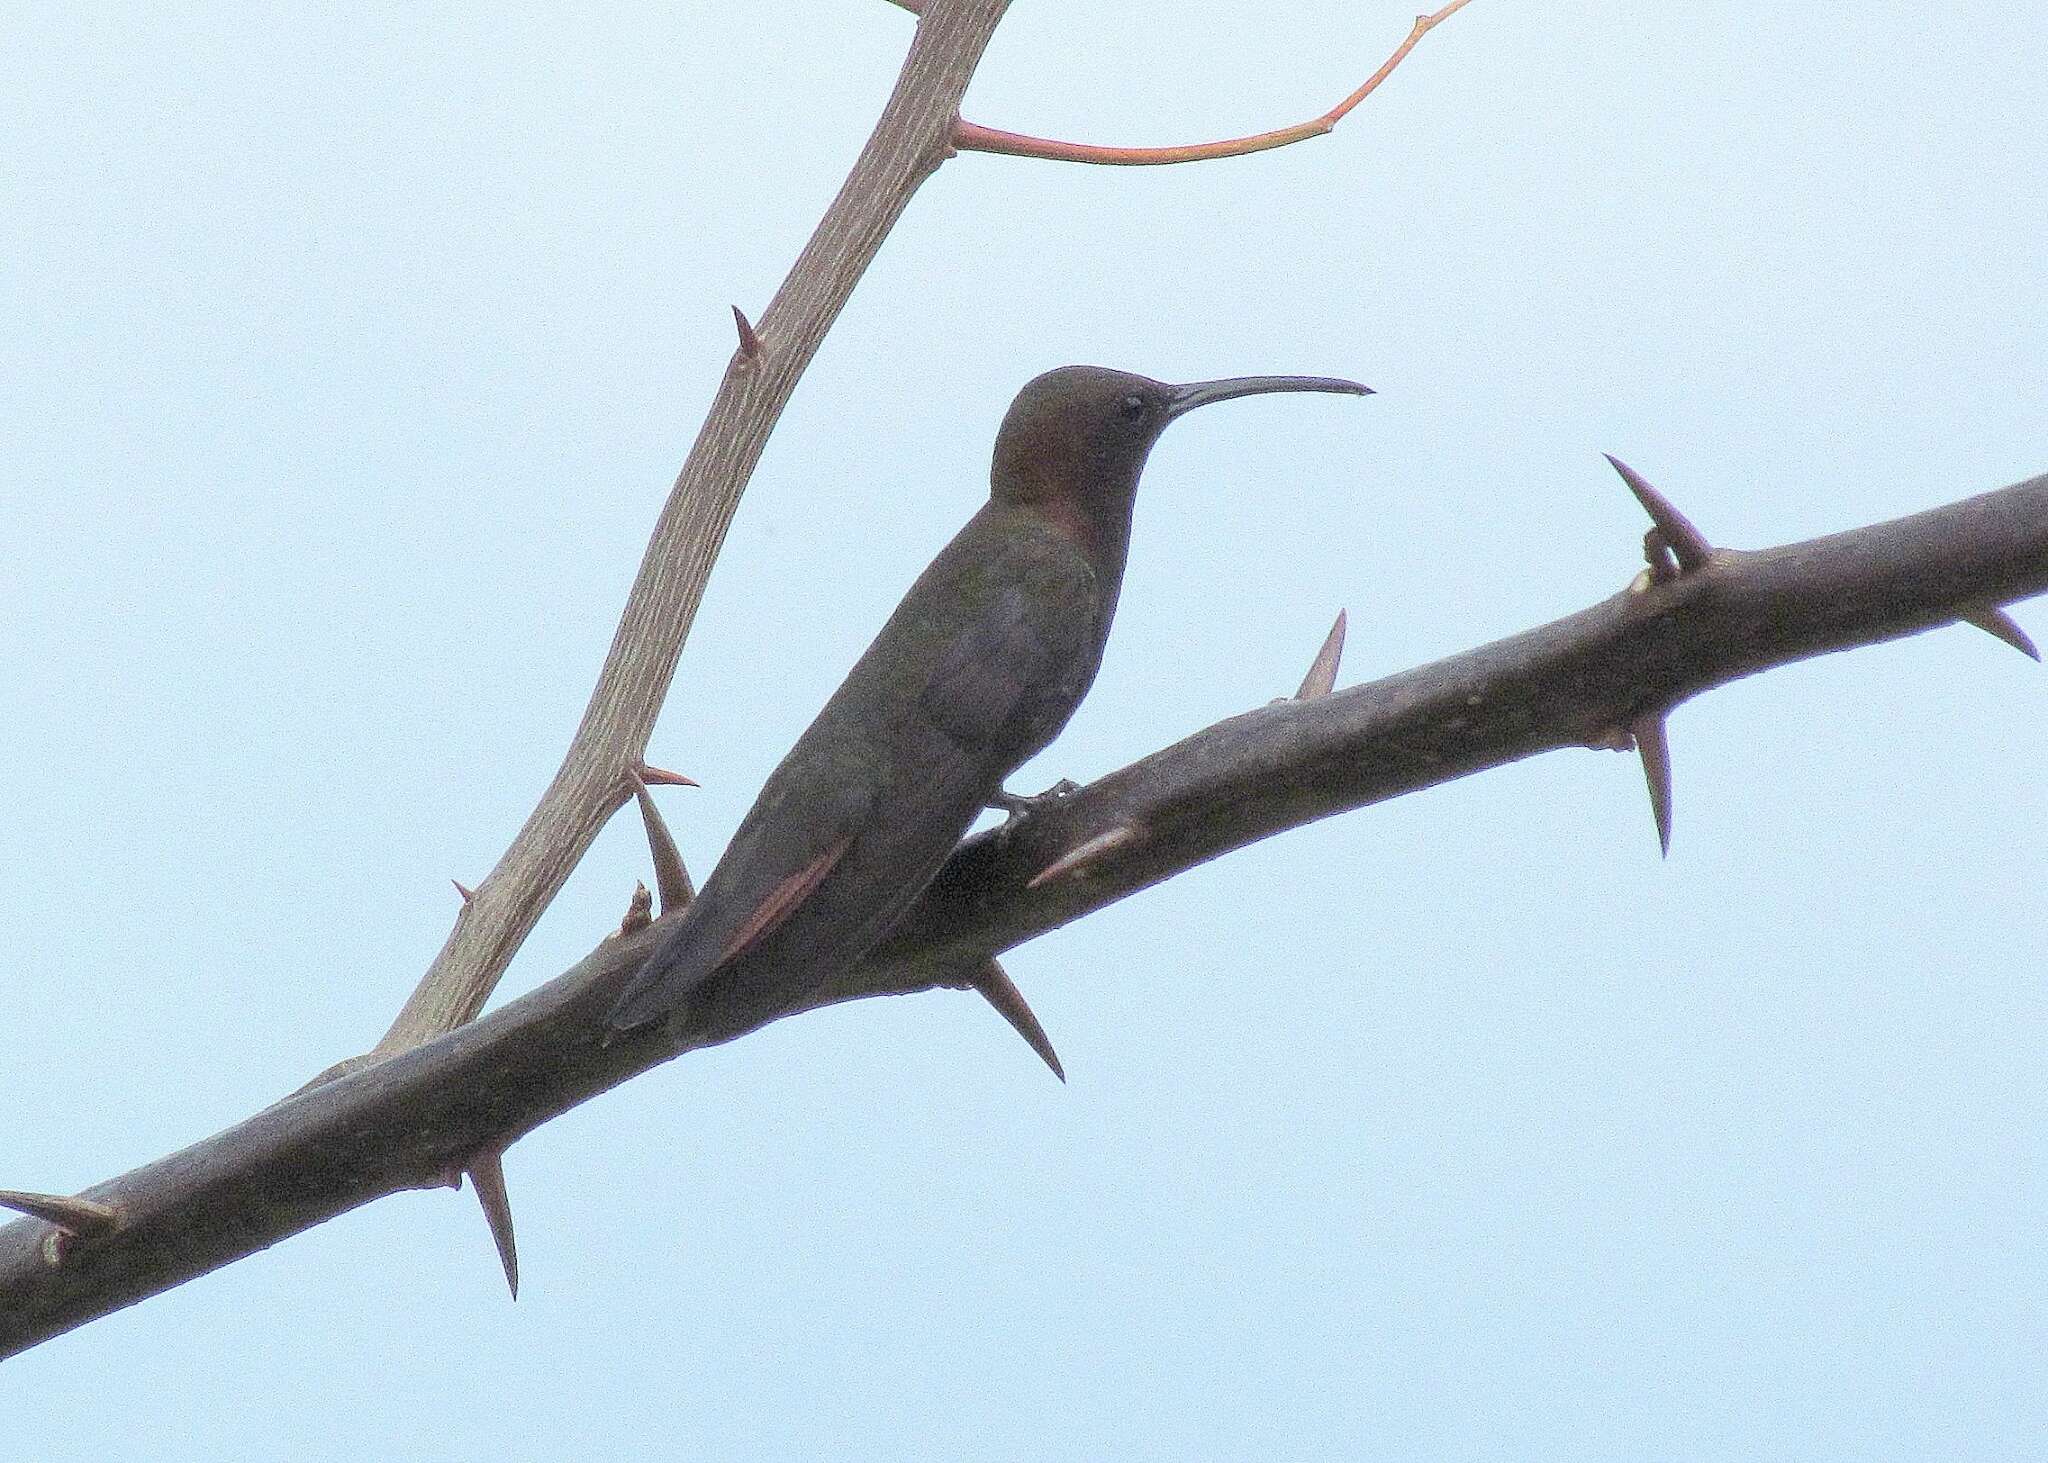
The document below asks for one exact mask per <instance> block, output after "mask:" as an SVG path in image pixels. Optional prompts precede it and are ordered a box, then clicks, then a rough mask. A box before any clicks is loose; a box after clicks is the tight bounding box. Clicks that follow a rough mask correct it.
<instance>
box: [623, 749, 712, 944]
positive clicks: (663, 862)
mask: <svg viewBox="0 0 2048 1463" xmlns="http://www.w3.org/2000/svg"><path fill="white" fill-rule="evenodd" d="M627 775H628V776H630V777H631V778H632V779H633V798H634V800H635V801H636V802H638V803H639V804H640V823H641V826H643V827H644V828H645V829H646V830H647V851H648V853H650V854H651V855H652V856H653V858H654V887H655V888H657V889H659V890H660V891H661V912H662V913H663V914H675V913H677V912H678V911H680V910H681V909H682V908H683V907H684V906H686V905H687V904H689V902H690V901H691V900H692V899H694V898H696V897H697V891H696V888H695V887H694V886H693V885H692V884H691V883H690V874H689V870H687V869H685V868H684V867H683V855H682V853H681V851H680V850H678V849H677V848H676V841H675V839H674V837H672V836H671V835H670V833H669V831H668V824H667V822H665V821H664V820H663V818H662V816H661V809H659V808H657V807H655V806H654V796H653V794H651V793H650V792H648V791H647V781H646V779H645V778H643V777H642V776H641V775H640V774H638V773H628V774H627ZM671 775H673V774H671ZM691 785H692V786H695V784H694V783H693V784H691Z"/></svg>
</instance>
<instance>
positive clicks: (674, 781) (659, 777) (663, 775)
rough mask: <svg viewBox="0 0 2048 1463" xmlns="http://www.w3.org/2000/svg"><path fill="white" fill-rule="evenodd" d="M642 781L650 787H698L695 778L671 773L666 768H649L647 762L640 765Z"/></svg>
mask: <svg viewBox="0 0 2048 1463" xmlns="http://www.w3.org/2000/svg"><path fill="white" fill-rule="evenodd" d="M640 780H641V781H642V782H644V783H646V784H647V785H648V786H649V787H696V786H698V782H697V780H696V779H695V778H694V777H685V776H683V774H682V773H680V772H670V771H669V770H668V769H667V768H665V767H649V766H648V765H647V764H646V763H645V762H642V763H641V764H640Z"/></svg>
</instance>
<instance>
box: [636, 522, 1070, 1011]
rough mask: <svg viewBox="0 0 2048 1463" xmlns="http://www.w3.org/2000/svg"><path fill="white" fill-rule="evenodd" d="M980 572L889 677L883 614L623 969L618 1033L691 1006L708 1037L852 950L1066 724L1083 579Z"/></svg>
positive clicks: (913, 892) (1026, 561) (1065, 567)
mask: <svg viewBox="0 0 2048 1463" xmlns="http://www.w3.org/2000/svg"><path fill="white" fill-rule="evenodd" d="M985 567H986V568H987V570H988V572H989V579H990V580H991V581H992V582H993V583H994V585H995V586H997V587H996V588H995V589H994V590H993V592H992V593H990V594H989V596H988V597H987V598H986V599H984V600H982V601H981V602H980V603H979V604H976V605H974V607H973V609H972V611H971V612H970V613H969V614H968V615H967V616H966V617H965V618H964V622H962V621H956V624H957V628H955V629H953V630H952V631H951V633H950V634H945V633H943V632H942V633H941V636H940V638H938V639H936V640H931V639H927V640H926V641H925V642H924V645H923V646H922V647H918V646H915V645H913V646H912V647H911V649H910V653H912V654H919V653H921V654H922V655H923V656H927V657H930V658H929V660H928V661H927V664H929V665H930V667H931V669H930V671H929V672H928V673H927V674H925V675H924V676H923V677H922V679H921V680H920V679H918V678H916V677H914V676H913V677H910V678H903V677H902V676H901V674H900V672H901V659H900V657H901V655H902V654H903V653H904V650H905V646H904V644H903V643H902V642H901V641H896V640H894V638H893V636H892V631H893V629H894V622H893V621H892V626H891V627H890V628H889V629H885V630H884V632H883V635H882V636H881V637H880V638H878V640H877V642H876V645H875V646H874V647H873V648H872V649H871V650H870V651H869V654H868V655H867V656H864V657H863V658H862V663H861V664H860V665H857V666H855V668H854V671H853V673H852V675H850V676H849V677H848V679H847V683H846V685H845V686H843V687H841V689H840V692H839V693H838V694H836V695H835V696H834V697H833V699H832V701H831V702H830V703H828V704H827V705H826V707H825V709H824V710H823V711H821V712H820V713H819V715H818V719H817V720H816V721H814V722H813V723H812V724H811V727H810V729H809V730H807V731H806V732H805V733H804V735H803V737H802V738H801V739H800V740H799V741H798V742H797V745H796V746H795V747H794V748H793V749H792V750H791V752H790V754H789V755H788V756H787V757H785V758H784V759H783V762H782V765H781V766H779V767H778V768H776V770H775V773H774V775H772V776H771V777H770V778H769V779H768V782H767V784H766V786H764V787H763V788H762V790H761V795H760V797H759V798H758V799H757V800H756V801H755V804H754V807H753V809H752V811H750V812H749V813H748V814H747V817H746V819H745V821H744V822H743V823H741V825H740V829H739V832H738V833H736V834H735V835H734V836H733V841H732V845H731V847H729V848H728V849H727V850H726V853H725V856H724V857H723V858H722V859H720V860H719V864H718V867H717V868H716V869H714V870H713V871H712V873H711V877H710V878H709V879H708V880H707V881H706V882H705V885H704V890H703V892H702V893H701V894H700V895H698V897H697V900H696V902H695V903H693V904H692V905H691V906H690V908H689V910H688V912H687V913H686V914H685V915H684V916H683V919H682V921H681V922H680V923H679V924H678V925H677V927H676V929H675V931H674V932H673V933H672V934H671V935H670V936H669V937H668V938H667V940H665V941H664V942H663V943H662V945H661V946H660V947H659V948H658V949H657V950H656V951H655V953H654V954H653V955H652V956H651V957H649V959H648V961H647V964H646V965H645V966H643V967H642V968H641V970H640V971H639V973H638V974H637V975H635V976H634V978H633V981H632V982H631V984H630V985H629V986H628V987H627V989H626V993H625V994H624V995H623V996H622V997H621V998H620V1001H619V1004H618V1005H617V1007H616V1008H615V1009H614V1010H613V1012H612V1016H611V1026H612V1028H613V1029H614V1030H626V1029H629V1028H631V1027H635V1026H641V1025H645V1024H646V1023H648V1022H651V1021H654V1020H657V1019H660V1018H663V1017H668V1016H671V1015H673V1014H674V1013H676V1012H678V1011H680V1010H681V1009H682V1008H683V1007H684V1006H685V1005H686V1004H688V1003H690V1002H692V1001H702V1002H705V1003H707V1004H706V1005H705V1009H704V1010H703V1011H702V1012H700V1013H698V1018H696V1019H699V1020H701V1021H702V1023H703V1024H704V1025H705V1026H706V1028H707V1029H708V1030H717V1031H725V1030H728V1029H730V1030H733V1031H735V1032H736V1031H737V1030H740V1029H745V1027H746V1026H747V1025H748V1024H749V1023H750V1022H752V1021H757V1020H760V1019H766V1018H767V1016H768V1015H770V1014H772V1013H773V1011H774V1010H775V1009H776V1008H777V1007H779V1006H782V1005H785V1004H786V1003H787V1001H788V998H789V997H790V996H791V995H792V994H793V993H794V992H795V990H796V988H798V987H800V986H803V985H814V984H816V983H818V982H819V981H822V980H823V979H825V978H827V977H829V976H830V975H831V974H832V973H834V972H836V971H838V970H840V969H843V968H844V967H845V966H847V965H849V964H851V963H852V962H853V961H855V960H858V959H859V958H860V957H861V956H862V955H863V954H865V953H866V952H867V950H868V948H869V947H870V946H872V945H873V944H874V943H875V941H876V940H878V939H880V938H881V937H882V936H883V935H884V934H886V933H887V932H888V929H889V927H890V926H891V925H892V924H894V923H895V922H896V920H897V919H898V918H899V917H900V916H901V915H902V913H903V911H904V909H905V908H906V907H907V906H908V905H909V904H910V902H911V901H912V900H914V899H915V898H916V897H917V895H918V894H919V893H920V892H921V891H922V890H923V889H924V886H925V885H926V884H928V883H929V882H930V881H931V877H932V875H933V874H934V873H936V872H937V871H938V867H939V865H940V864H941V863H943V862H944V861H945V858H946V856H947V854H949V853H950V852H951V851H952V849H953V847H954V845H955V844H957V843H958V842H959V840H960V837H961V835H962V834H963V833H965V832H966V830H967V828H968V826H969V825H970V824H971V823H972V822H973V821H974V819H975V817H976V815H977V814H978V813H979V812H980V811H981V809H982V808H983V807H984V806H985V805H986V804H987V802H988V800H989V797H990V795H991V794H992V793H994V792H996V791H998V790H1000V788H1001V785H1002V780H1003V778H1005V777H1006V776H1008V775H1009V772H1010V770H1011V769H1012V768H1013V767H1015V766H1016V765H1017V763H1018V762H1020V761H1022V760H1023V759H1024V758H1025V757H1026V756H1028V755H1030V754H1031V753H1032V752H1034V751H1036V750H1037V749H1038V748H1039V747H1040V746H1042V745H1044V743H1045V741H1046V740H1048V739H1049V738H1050V737H1051V736H1052V734H1053V733H1054V732H1056V731H1057V730H1058V729H1059V727H1060V725H1061V724H1063V723H1064V722H1065V720H1066V718H1067V716H1068V714H1069V713H1071V712H1072V710H1073V708H1074V705H1075V703H1076V702H1077V701H1078V700H1079V699H1080V694H1081V692H1082V691H1083V690H1085V689H1086V686H1087V682H1088V678H1089V676H1090V675H1091V674H1092V672H1093V668H1094V660H1095V649H1094V645H1093V636H1094V634H1095V625H1094V618H1093V615H1092V613H1091V612H1089V611H1087V610H1085V609H1082V608H1080V607H1081V606H1085V605H1086V604H1088V603H1089V600H1088V598H1087V596H1086V594H1085V591H1086V590H1087V589H1089V588H1090V587H1091V581H1090V571H1089V570H1088V568H1087V567H1086V565H1085V564H1083V563H1080V562H1079V561H1078V560H1077V559H1075V558H1073V557H1070V556H1061V557H1050V556H1047V555H1044V554H1034V553H1019V554H1015V555H1003V556H1000V557H999V558H998V559H997V560H996V561H995V563H994V564H992V565H986V566H985ZM932 628H933V626H932V625H931V623H930V621H929V620H925V621H924V622H923V623H922V624H920V625H918V626H916V627H915V630H913V631H912V633H913V634H914V633H917V632H920V631H921V632H924V633H927V634H928V633H929V632H930V630H931V629H932ZM757 952H758V954H759V959H758V960H751V959H749V957H750V956H753V955H755V954H756V953H757ZM741 962H746V963H745V964H742V963H741ZM713 976H718V977H719V979H718V980H717V981H716V982H713V981H712V977H713Z"/></svg>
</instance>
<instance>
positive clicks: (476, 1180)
mask: <svg viewBox="0 0 2048 1463" xmlns="http://www.w3.org/2000/svg"><path fill="white" fill-rule="evenodd" d="M464 1172H466V1173H467V1174H468V1175H469V1178H470V1183H471V1184H472V1185H473V1186H474V1187H475V1189H476V1202H477V1204H478V1205H479V1206H480V1207H481V1208H482V1209H483V1211H484V1223H486V1224H488V1225H489V1226H490V1227H491V1243H493V1244H495V1245H496V1246H497V1247H498V1263H499V1264H500V1265H502V1266H504V1267H505V1284H506V1285H507V1286H509V1287H510V1288H511V1291H512V1299H514V1300H517V1299H519V1246H518V1243H517V1242H516V1241H515V1240H514V1239H513V1237H512V1200H511V1198H510V1197H509V1196H508V1195H507V1194H506V1192H505V1155H504V1150H503V1149H502V1148H485V1149H482V1150H481V1151H479V1152H476V1153H472V1154H471V1155H470V1157H469V1162H468V1163H467V1164H466V1165H464Z"/></svg>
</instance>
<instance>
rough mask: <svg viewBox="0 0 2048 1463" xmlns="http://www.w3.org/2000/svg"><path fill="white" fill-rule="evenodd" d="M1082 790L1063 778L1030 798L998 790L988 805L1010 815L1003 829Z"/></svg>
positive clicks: (1071, 781) (1078, 785) (1078, 784)
mask: <svg viewBox="0 0 2048 1463" xmlns="http://www.w3.org/2000/svg"><path fill="white" fill-rule="evenodd" d="M1080 790H1081V784H1080V783H1078V782H1075V781H1073V780H1071V779H1069V778H1065V777H1062V778H1061V779H1060V780H1059V781H1058V782H1055V783H1054V784H1053V785H1052V786H1051V787H1049V788H1047V789H1046V790H1045V791H1044V792H1041V793H1033V794H1032V795H1031V796H1029V797H1026V796H1024V795H1023V794H1021V793H1014V792H1005V791H1003V790H1002V789H1001V788H998V789H996V793H995V796H994V797H992V798H990V799H989V800H988V805H989V806H990V807H991V808H1000V809H1002V810H1003V812H1005V813H1007V814H1008V815H1009V816H1008V817H1006V818H1005V819H1004V820H1003V827H1005V828H1008V827H1009V826H1010V825H1011V824H1012V823H1014V822H1016V821H1017V820H1018V819H1019V818H1028V817H1029V816H1031V814H1033V813H1035V812H1037V811H1038V810H1039V809H1040V808H1046V807H1050V806H1051V805H1052V804H1054V803H1056V802H1058V801H1059V800H1060V799H1061V798H1064V797H1071V796H1073V795H1074V794H1075V793H1077V792H1079V791H1080Z"/></svg>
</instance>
